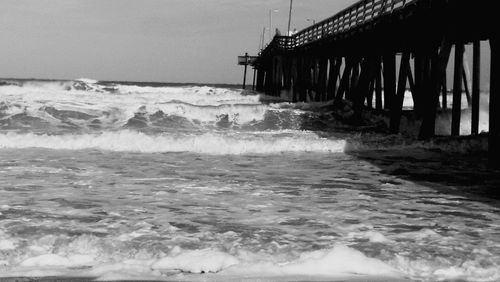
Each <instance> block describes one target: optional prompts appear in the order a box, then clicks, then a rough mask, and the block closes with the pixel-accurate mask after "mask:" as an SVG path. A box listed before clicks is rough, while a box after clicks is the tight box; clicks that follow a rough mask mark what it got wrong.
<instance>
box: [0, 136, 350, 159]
mask: <svg viewBox="0 0 500 282" xmlns="http://www.w3.org/2000/svg"><path fill="white" fill-rule="evenodd" d="M344 146H345V142H344V141H343V140H330V139H326V138H320V137H318V136H317V135H316V134H314V133H311V132H295V131H284V132H279V133H276V132H271V133H266V132H260V133H258V132H254V133H248V134H243V133H240V134H237V133H233V134H224V133H215V132H213V133H205V134H201V135H186V134H178V135H167V134H163V135H148V134H144V133H141V132H136V131H130V130H123V131H118V132H104V133H101V134H81V135H76V134H75V135H37V134H34V133H26V134H18V133H12V132H10V133H3V134H0V148H8V149H24V148H44V149H60V150H85V149H98V150H105V151H117V152H127V151H130V152H143V153H154V152H161V153H166V152H194V153H203V154H215V155H219V154H274V153H282V152H332V153H337V152H343V150H344Z"/></svg>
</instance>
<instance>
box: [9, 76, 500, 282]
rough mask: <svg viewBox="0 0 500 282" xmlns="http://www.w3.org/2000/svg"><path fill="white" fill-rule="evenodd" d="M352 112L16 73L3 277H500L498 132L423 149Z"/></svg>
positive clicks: (196, 88) (380, 120) (239, 93)
mask: <svg viewBox="0 0 500 282" xmlns="http://www.w3.org/2000/svg"><path fill="white" fill-rule="evenodd" d="M349 111H350V108H349V105H348V104H346V105H345V106H344V108H343V109H341V110H340V111H338V110H335V109H334V108H332V106H331V105H330V104H328V103H313V102H310V103H291V102H289V101H287V100H286V99H279V98H276V97H266V96H263V95H259V94H257V93H255V92H252V91H244V90H241V89H238V88H236V87H229V86H224V85H195V84H160V83H133V82H127V83H125V82H101V81H95V80H91V79H78V80H71V81H54V80H14V79H10V80H8V79H4V80H1V81H0V280H3V281H36V280H40V279H42V280H43V279H45V280H44V281H49V280H47V279H50V278H54V279H56V278H57V279H58V280H57V281H65V280H67V281H84V280H85V279H89V280H97V281H116V280H121V281H124V280H136V281H500V192H499V191H498V189H499V187H500V173H499V171H498V170H494V169H492V168H490V167H488V161H487V160H488V154H487V151H486V149H485V148H487V138H486V137H485V135H484V134H481V135H480V136H479V137H474V138H469V137H462V138H450V137H440V138H436V139H433V140H430V141H416V140H415V138H414V136H412V135H411V134H410V133H408V132H407V133H402V134H398V135H388V134H387V133H386V132H384V130H385V129H386V127H387V118H386V117H384V116H381V115H379V116H377V115H376V114H369V113H367V114H366V115H365V116H364V118H365V120H366V121H369V122H365V123H362V124H359V123H353V122H352V121H351V120H349V118H348V113H349ZM405 118H406V119H404V121H403V125H404V126H405V128H411V127H412V126H411V125H412V124H413V123H415V121H414V120H412V119H411V118H409V117H405ZM443 120H446V118H444V119H443ZM23 279H25V280H23Z"/></svg>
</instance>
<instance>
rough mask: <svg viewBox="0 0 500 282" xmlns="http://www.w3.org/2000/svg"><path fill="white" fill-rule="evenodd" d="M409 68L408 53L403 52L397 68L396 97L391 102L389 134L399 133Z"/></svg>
mask: <svg viewBox="0 0 500 282" xmlns="http://www.w3.org/2000/svg"><path fill="white" fill-rule="evenodd" d="M409 68H410V52H404V53H403V56H402V57H401V65H400V67H399V78H398V88H397V92H396V96H395V97H394V98H393V101H392V108H391V122H390V131H391V133H398V132H399V125H400V122H401V114H402V112H403V101H404V98H405V91H406V81H407V79H408V74H409V71H408V69H409Z"/></svg>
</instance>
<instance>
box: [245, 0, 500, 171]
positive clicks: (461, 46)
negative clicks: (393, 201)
mask: <svg viewBox="0 0 500 282" xmlns="http://www.w3.org/2000/svg"><path fill="white" fill-rule="evenodd" d="M493 3H494V1H471V0H363V1H360V2H357V3H355V4H354V5H352V6H350V7H348V8H346V9H344V10H342V11H340V12H339V13H337V14H335V15H333V16H332V17H330V18H327V19H325V20H322V21H320V22H317V23H315V24H314V25H312V26H310V27H307V28H305V29H303V30H301V31H299V32H298V33H296V34H294V35H292V36H278V35H277V36H275V37H274V38H273V40H272V41H271V42H270V43H269V44H268V45H267V47H265V48H264V49H263V50H262V51H261V52H260V54H259V56H258V57H257V58H256V60H255V62H254V63H253V67H254V68H255V70H256V81H255V87H256V90H257V91H259V92H263V93H265V94H267V95H271V96H280V95H282V93H284V92H285V93H287V94H288V95H289V97H291V100H292V101H293V102H302V101H304V102H312V101H314V102H326V101H331V102H332V103H333V106H334V107H335V106H340V105H342V104H343V102H344V101H346V100H347V101H350V103H352V107H353V112H354V115H353V120H357V119H358V120H360V119H361V116H362V113H363V111H366V110H373V111H377V112H380V113H384V114H385V115H387V116H389V117H390V126H389V130H390V132H391V133H398V132H399V131H400V121H401V117H402V113H403V100H404V96H405V92H406V91H407V89H409V90H410V92H411V95H412V101H413V108H412V111H413V112H414V114H415V116H416V117H417V118H418V119H419V120H420V121H421V126H420V132H419V139H422V140H425V139H429V138H432V137H434V136H435V134H436V131H435V127H436V115H437V111H438V109H439V108H441V109H446V108H447V107H448V101H447V100H448V98H447V97H448V86H452V93H453V95H452V97H453V98H452V99H453V101H452V109H451V112H452V119H451V124H450V127H451V135H452V136H459V135H460V126H461V112H462V99H464V96H465V98H466V99H467V101H468V104H469V107H470V108H471V124H470V126H471V134H472V135H478V134H479V113H480V110H479V108H480V100H479V99H480V94H481V91H484V92H489V93H490V94H489V153H490V158H491V161H492V164H493V165H495V166H500V74H499V68H500V62H499V55H500V54H499V51H498V49H499V48H500V47H499V45H500V42H499V41H500V40H499V36H498V32H497V31H496V30H495V29H496V26H497V22H498V21H499V20H498V16H497V15H496V10H495V9H494V5H493ZM482 45H483V46H484V45H489V46H490V49H491V67H490V70H489V71H490V72H491V73H490V80H491V81H490V82H489V85H490V86H489V91H488V89H481V88H482V87H481V85H483V84H487V82H485V81H481V71H482V70H483V71H484V67H483V66H481V55H482V54H481V46H482ZM466 47H467V48H472V50H473V51H472V53H473V56H472V70H471V71H469V70H470V68H469V67H468V63H467V62H465V63H464V61H466V58H465V57H464V53H465V52H464V51H465V49H466ZM450 57H453V64H454V65H453V66H450V67H449V66H448V65H449V64H450V63H449V62H450ZM450 69H451V71H452V72H453V76H452V77H453V79H452V80H453V81H451V83H448V81H447V77H448V75H449V74H448V72H450ZM470 73H471V74H470ZM450 75H451V73H450ZM469 82H470V83H469Z"/></svg>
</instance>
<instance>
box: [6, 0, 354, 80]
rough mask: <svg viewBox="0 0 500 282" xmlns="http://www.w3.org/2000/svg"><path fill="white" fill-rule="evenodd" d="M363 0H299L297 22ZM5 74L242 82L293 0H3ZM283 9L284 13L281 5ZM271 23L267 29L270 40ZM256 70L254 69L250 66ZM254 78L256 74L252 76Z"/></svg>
mask: <svg viewBox="0 0 500 282" xmlns="http://www.w3.org/2000/svg"><path fill="white" fill-rule="evenodd" d="M355 2H357V1H356V0H294V1H293V13H292V25H291V29H292V30H293V29H294V28H296V29H297V30H301V29H303V28H305V27H306V26H308V25H310V24H311V23H312V20H315V21H319V20H322V19H325V18H328V17H330V16H332V15H334V14H336V13H337V12H339V11H340V10H342V9H344V8H346V7H348V6H349V5H351V4H352V3H355ZM0 3H1V9H0V77H3V78H43V79H77V78H92V79H97V80H120V81H154V82H196V83H230V84H237V83H241V81H242V76H243V67H242V66H238V65H237V56H238V55H243V54H244V53H245V52H248V53H249V54H250V55H255V54H257V52H258V49H259V45H260V41H261V40H260V39H261V35H262V32H263V29H264V28H266V29H269V11H273V12H272V13H271V15H272V17H271V20H272V28H271V30H273V33H274V30H275V29H276V28H278V29H279V30H280V31H282V33H286V29H287V25H288V11H289V5H290V1H289V0H0ZM274 10H277V12H274ZM268 35H269V30H266V36H265V39H266V42H268V40H269V39H268ZM249 73H250V72H249ZM248 78H249V79H251V74H249V76H248Z"/></svg>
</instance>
